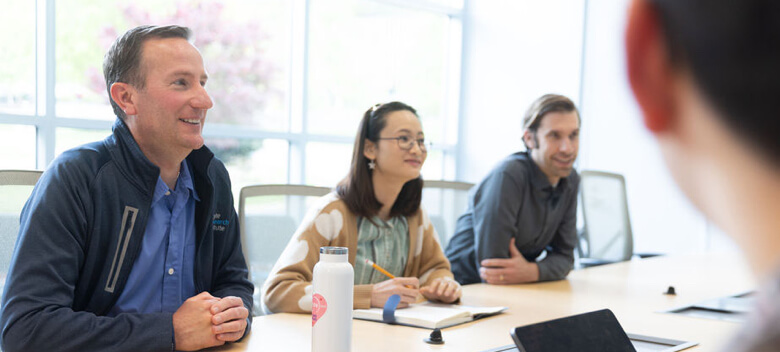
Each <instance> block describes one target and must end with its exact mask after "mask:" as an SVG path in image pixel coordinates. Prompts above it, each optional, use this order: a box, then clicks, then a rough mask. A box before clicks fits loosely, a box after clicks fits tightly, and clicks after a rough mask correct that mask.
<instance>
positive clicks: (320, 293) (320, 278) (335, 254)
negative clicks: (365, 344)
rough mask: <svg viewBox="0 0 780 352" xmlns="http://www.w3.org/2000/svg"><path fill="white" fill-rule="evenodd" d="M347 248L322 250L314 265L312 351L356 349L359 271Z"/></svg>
mask: <svg viewBox="0 0 780 352" xmlns="http://www.w3.org/2000/svg"><path fill="white" fill-rule="evenodd" d="M348 253H349V250H348V249H347V248H346V247H320V261H319V262H318V263H317V265H315V266H314V273H313V279H312V281H313V283H312V286H313V287H312V305H311V350H312V352H349V351H351V350H352V295H353V286H354V285H355V283H354V281H355V272H354V270H353V269H352V265H351V264H349V260H348V258H349V256H348Z"/></svg>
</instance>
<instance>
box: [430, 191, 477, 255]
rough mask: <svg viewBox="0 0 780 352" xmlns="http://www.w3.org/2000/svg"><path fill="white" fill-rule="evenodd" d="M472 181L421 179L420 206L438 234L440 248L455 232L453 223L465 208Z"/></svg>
mask: <svg viewBox="0 0 780 352" xmlns="http://www.w3.org/2000/svg"><path fill="white" fill-rule="evenodd" d="M472 187H474V184H473V183H466V182H456V181H428V180H425V181H423V194H422V206H423V209H425V211H426V212H427V213H428V217H429V218H430V219H431V223H432V224H433V228H434V229H435V230H436V233H437V234H438V235H439V242H441V246H442V248H447V242H449V239H450V237H451V236H452V235H453V234H454V232H455V224H456V223H457V221H458V217H460V216H461V215H462V214H463V213H464V212H465V211H466V208H467V204H468V203H467V202H468V193H469V190H470V189H471V188H472Z"/></svg>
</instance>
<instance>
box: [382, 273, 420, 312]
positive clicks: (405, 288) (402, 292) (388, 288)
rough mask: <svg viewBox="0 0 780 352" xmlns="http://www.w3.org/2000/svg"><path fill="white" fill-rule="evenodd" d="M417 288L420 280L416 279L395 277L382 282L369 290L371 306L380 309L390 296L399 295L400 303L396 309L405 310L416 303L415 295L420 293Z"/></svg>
mask: <svg viewBox="0 0 780 352" xmlns="http://www.w3.org/2000/svg"><path fill="white" fill-rule="evenodd" d="M418 287H420V280H418V279H417V278H416V277H397V278H395V279H390V280H386V281H382V282H380V283H378V284H376V285H374V288H373V289H372V290H371V306H372V307H376V308H382V307H384V306H385V302H387V299H388V298H390V296H392V295H399V296H401V302H400V303H398V308H406V307H408V306H409V304H411V303H414V302H415V301H417V294H418V293H419V292H420V291H419V290H418Z"/></svg>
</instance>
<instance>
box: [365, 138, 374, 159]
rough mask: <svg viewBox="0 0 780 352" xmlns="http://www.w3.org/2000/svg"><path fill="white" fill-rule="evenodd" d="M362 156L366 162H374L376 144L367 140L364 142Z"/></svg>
mask: <svg viewBox="0 0 780 352" xmlns="http://www.w3.org/2000/svg"><path fill="white" fill-rule="evenodd" d="M363 156H365V157H366V158H367V159H368V160H376V144H375V143H374V142H372V141H371V140H369V139H368V138H366V140H365V141H364V146H363Z"/></svg>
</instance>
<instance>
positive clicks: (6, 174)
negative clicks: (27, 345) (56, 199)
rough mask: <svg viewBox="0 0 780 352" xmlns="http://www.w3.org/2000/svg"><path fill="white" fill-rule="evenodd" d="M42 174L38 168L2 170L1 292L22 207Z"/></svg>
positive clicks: (0, 187) (0, 178) (0, 223)
mask: <svg viewBox="0 0 780 352" xmlns="http://www.w3.org/2000/svg"><path fill="white" fill-rule="evenodd" d="M41 174H43V171H38V170H0V292H2V289H3V286H5V277H6V275H7V274H8V268H9V266H10V265H11V256H12V255H13V252H14V247H15V246H16V238H17V237H18V236H19V217H20V215H21V213H22V208H23V207H24V204H25V203H26V202H27V199H28V198H29V197H30V194H31V193H32V190H33V188H34V187H35V184H36V183H37V182H38V179H39V178H40V177H41Z"/></svg>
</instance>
